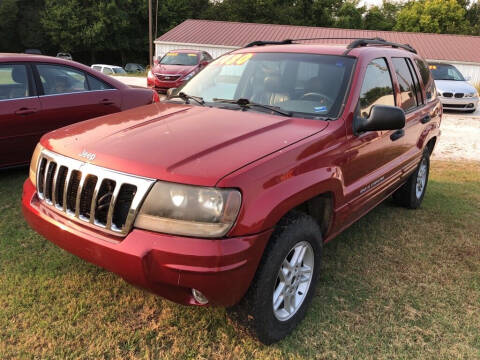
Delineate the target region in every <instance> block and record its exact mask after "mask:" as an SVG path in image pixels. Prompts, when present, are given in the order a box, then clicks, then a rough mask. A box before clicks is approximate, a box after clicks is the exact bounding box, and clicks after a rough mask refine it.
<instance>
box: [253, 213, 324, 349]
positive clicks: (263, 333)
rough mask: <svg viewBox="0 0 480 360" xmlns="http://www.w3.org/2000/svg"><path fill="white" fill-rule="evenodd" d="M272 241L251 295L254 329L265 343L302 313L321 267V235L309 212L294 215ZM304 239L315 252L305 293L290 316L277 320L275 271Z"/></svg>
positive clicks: (288, 328) (281, 335)
mask: <svg viewBox="0 0 480 360" xmlns="http://www.w3.org/2000/svg"><path fill="white" fill-rule="evenodd" d="M273 236H274V238H272V240H271V243H269V246H268V247H267V249H266V252H265V254H264V256H265V259H264V262H263V263H262V264H261V268H260V269H259V271H258V273H257V278H256V282H257V283H256V289H255V295H254V298H255V300H256V301H254V304H252V305H254V308H253V309H252V310H253V316H254V318H255V330H256V331H255V332H256V334H257V336H258V337H259V339H260V340H261V341H262V342H264V343H267V344H268V343H272V342H275V341H278V340H280V339H282V338H284V337H285V336H286V335H288V334H289V333H290V332H292V331H293V329H294V328H295V327H296V326H297V325H298V323H299V322H300V321H301V320H302V319H303V318H304V317H305V314H306V311H307V309H308V306H309V304H310V302H311V300H312V298H313V296H314V293H315V287H316V286H315V285H316V282H317V280H318V276H319V273H320V267H321V256H322V237H321V232H320V228H319V227H318V225H317V223H316V222H315V220H313V219H312V218H311V217H310V216H308V215H303V214H301V215H297V216H296V217H295V218H294V219H293V220H291V221H290V222H289V223H288V224H286V225H285V226H282V227H281V230H280V231H279V232H277V233H276V234H274V235H273ZM301 241H307V242H309V244H310V245H311V246H312V249H313V252H314V267H313V275H312V280H311V282H310V287H309V289H308V293H307V294H306V296H305V299H304V300H303V303H302V305H301V307H300V308H299V309H298V311H297V312H296V313H295V315H293V316H292V317H291V318H290V319H288V320H286V321H280V320H278V319H277V318H276V317H275V315H274V313H273V306H272V301H273V291H274V286H275V281H276V279H277V275H278V271H279V269H280V267H281V265H282V263H283V260H284V259H285V257H286V256H287V255H288V253H289V252H290V251H291V249H292V248H293V247H294V245H295V244H297V243H299V242H301Z"/></svg>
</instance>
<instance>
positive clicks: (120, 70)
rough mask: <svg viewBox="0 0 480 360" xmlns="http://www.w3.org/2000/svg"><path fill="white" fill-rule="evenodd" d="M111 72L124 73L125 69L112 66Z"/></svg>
mask: <svg viewBox="0 0 480 360" xmlns="http://www.w3.org/2000/svg"><path fill="white" fill-rule="evenodd" d="M113 72H114V73H115V74H125V73H126V71H125V70H123V69H122V68H121V67H114V68H113Z"/></svg>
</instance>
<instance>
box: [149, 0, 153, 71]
mask: <svg viewBox="0 0 480 360" xmlns="http://www.w3.org/2000/svg"><path fill="white" fill-rule="evenodd" d="M152 44H153V41H152V0H148V56H149V58H148V63H149V64H150V68H151V67H152V60H153V49H152Z"/></svg>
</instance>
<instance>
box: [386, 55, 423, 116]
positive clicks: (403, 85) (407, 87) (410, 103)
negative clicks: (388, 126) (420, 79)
mask: <svg viewBox="0 0 480 360" xmlns="http://www.w3.org/2000/svg"><path fill="white" fill-rule="evenodd" d="M406 60H407V59H406V58H392V62H393V66H394V67H395V73H396V74H397V80H398V85H399V87H400V97H401V104H400V106H401V108H402V109H403V110H404V111H405V112H407V111H409V110H412V109H415V108H416V107H417V105H418V102H417V95H416V89H415V84H414V81H413V78H412V74H411V72H410V69H409V67H408V64H407V61H406Z"/></svg>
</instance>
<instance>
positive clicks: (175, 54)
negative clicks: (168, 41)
mask: <svg viewBox="0 0 480 360" xmlns="http://www.w3.org/2000/svg"><path fill="white" fill-rule="evenodd" d="M167 56H178V53H168V54H167Z"/></svg>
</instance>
